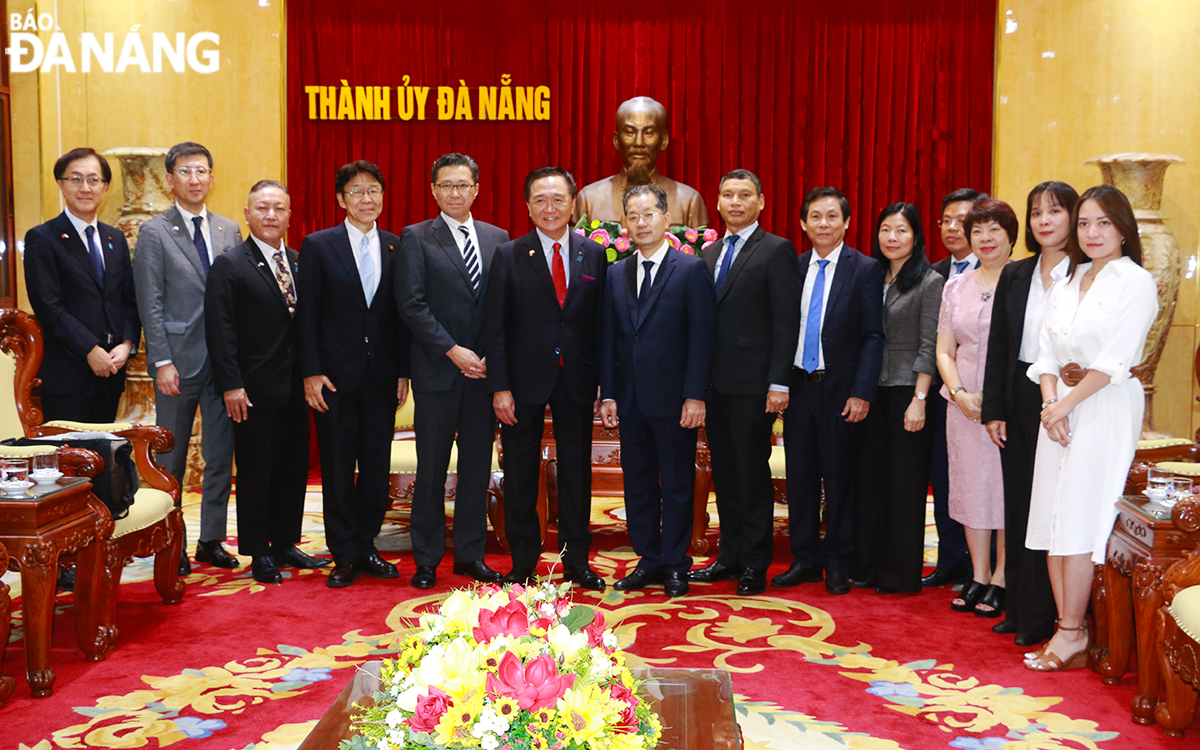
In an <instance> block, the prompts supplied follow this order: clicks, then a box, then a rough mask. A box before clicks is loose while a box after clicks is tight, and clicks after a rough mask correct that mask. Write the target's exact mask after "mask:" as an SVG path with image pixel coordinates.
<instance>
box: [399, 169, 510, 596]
mask: <svg viewBox="0 0 1200 750" xmlns="http://www.w3.org/2000/svg"><path fill="white" fill-rule="evenodd" d="M430 189H431V191H432V192H433V199H434V200H435V201H437V204H438V208H440V209H441V214H440V215H439V216H437V217H436V218H433V219H429V220H427V221H423V222H421V223H419V224H413V225H412V226H409V227H405V228H404V231H403V232H401V233H400V258H399V266H398V267H399V273H398V274H397V275H396V299H397V301H398V302H399V305H400V315H401V317H402V318H403V319H404V322H405V323H407V324H408V328H409V330H410V331H412V335H413V348H412V391H413V398H414V399H417V394H420V398H419V399H417V400H416V403H414V404H413V408H414V410H415V414H414V426H415V428H416V433H417V479H416V484H415V486H414V487H413V502H412V545H413V558H414V561H415V562H416V564H417V570H416V573H415V574H414V575H413V578H412V585H413V586H415V587H416V588H419V589H428V588H432V587H433V586H434V584H435V583H436V582H437V566H438V563H440V562H441V560H442V556H443V555H444V554H445V552H446V500H445V495H446V492H445V488H446V472H447V469H448V468H449V465H450V449H451V448H453V447H454V443H455V442H456V441H457V443H458V467H457V469H458V486H457V490H456V494H455V499H454V573H455V575H468V576H471V577H472V578H474V579H475V580H477V581H484V582H497V581H499V580H500V574H499V573H497V572H496V571H494V570H492V569H491V568H489V567H488V566H487V563H485V562H484V560H483V551H484V544H485V542H486V534H487V489H488V482H489V480H490V478H491V470H492V440H493V438H494V436H495V432H496V420H495V416H494V412H493V411H492V393H491V391H490V390H489V389H488V387H487V364H486V361H485V358H484V357H483V302H484V299H485V297H486V292H487V284H488V276H489V274H490V271H491V268H492V256H493V255H494V254H495V252H496V248H497V247H499V246H500V245H503V244H504V243H505V242H508V232H505V231H504V230H503V229H499V228H497V227H494V226H492V225H491V224H485V223H484V222H482V221H478V220H476V219H475V218H474V217H473V216H472V215H471V204H472V203H474V202H475V198H476V197H477V196H478V195H479V165H478V164H476V163H475V160H474V159H472V158H471V157H469V156H466V155H463V154H458V153H450V154H446V155H445V156H441V157H439V158H438V160H437V161H435V162H434V163H433V170H432V173H431V175H430Z"/></svg>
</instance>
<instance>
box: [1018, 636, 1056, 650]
mask: <svg viewBox="0 0 1200 750" xmlns="http://www.w3.org/2000/svg"><path fill="white" fill-rule="evenodd" d="M1049 637H1050V636H1048V635H1038V634H1037V633H1017V635H1016V636H1015V637H1014V638H1013V643H1015V644H1017V645H1018V646H1020V647H1021V648H1027V647H1029V646H1036V645H1037V644H1039V643H1041V642H1042V641H1044V640H1047V639H1048V638H1049Z"/></svg>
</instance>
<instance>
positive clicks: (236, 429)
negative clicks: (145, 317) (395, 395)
mask: <svg viewBox="0 0 1200 750" xmlns="http://www.w3.org/2000/svg"><path fill="white" fill-rule="evenodd" d="M291 213H292V210H291V198H289V197H288V194H287V188H285V187H284V186H283V185H281V184H279V183H278V182H275V181H274V180H262V181H260V182H257V183H255V185H254V187H252V188H250V197H249V199H248V200H247V204H246V209H245V215H246V224H247V225H248V226H249V227H250V239H249V240H247V241H246V242H244V243H242V244H241V245H239V246H238V247H236V248H234V249H233V250H231V251H229V252H228V253H223V254H221V255H218V256H217V257H216V259H215V260H214V261H213V264H212V269H211V270H210V271H209V274H208V283H207V284H206V285H205V289H204V325H205V338H206V340H207V344H208V356H209V361H210V362H211V363H212V368H213V377H214V378H215V380H216V384H217V389H218V390H219V391H220V392H221V393H222V394H223V398H224V401H225V411H226V413H227V414H228V415H229V418H230V419H232V420H233V440H234V451H235V453H236V455H237V466H238V472H237V474H238V482H237V483H238V498H237V522H238V553H239V554H242V555H248V556H249V557H250V559H251V560H250V570H251V574H252V575H253V576H254V580H256V581H258V582H260V583H282V582H283V575H282V574H281V573H280V572H279V566H280V565H293V566H295V567H297V568H320V567H324V566H325V565H328V564H329V560H328V559H320V558H316V557H311V556H309V555H307V554H305V553H303V552H301V551H300V550H299V549H297V548H296V543H297V542H299V541H300V523H301V520H302V518H303V515H304V489H305V484H306V482H307V480H308V409H307V408H306V407H305V403H304V383H303V381H302V380H301V378H300V367H299V364H300V359H299V356H298V353H297V351H296V349H297V343H298V342H297V338H296V331H297V325H296V319H295V315H296V282H295V275H296V272H297V271H298V269H299V266H298V265H297V258H298V256H297V255H296V251H295V250H292V249H291V248H288V247H285V246H284V244H283V237H284V235H286V234H287V230H288V221H289V220H290V219H291Z"/></svg>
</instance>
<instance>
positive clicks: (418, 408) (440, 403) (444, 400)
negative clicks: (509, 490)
mask: <svg viewBox="0 0 1200 750" xmlns="http://www.w3.org/2000/svg"><path fill="white" fill-rule="evenodd" d="M413 397H414V398H415V399H416V401H415V403H414V404H413V407H414V410H415V414H414V428H415V430H416V433H417V439H416V443H417V479H416V482H415V483H414V486H413V502H412V545H413V561H414V562H416V564H417V565H433V566H437V564H438V563H439V562H441V560H442V557H443V556H444V555H445V554H446V473H447V472H448V471H449V468H450V450H451V448H453V447H454V443H455V440H456V439H457V441H458V466H457V467H456V470H457V472H458V484H457V489H456V490H455V495H454V559H455V560H456V561H457V562H472V561H474V560H482V559H483V552H484V546H485V544H486V541H487V489H488V484H489V482H490V480H491V472H492V441H493V440H494V438H495V434H496V412H495V410H494V409H493V408H492V394H491V391H490V390H489V389H488V387H487V381H486V380H475V379H470V378H468V379H466V382H465V383H463V384H461V385H459V387H457V388H451V389H450V390H447V391H422V392H421V393H420V394H413Z"/></svg>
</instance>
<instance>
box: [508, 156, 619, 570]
mask: <svg viewBox="0 0 1200 750" xmlns="http://www.w3.org/2000/svg"><path fill="white" fill-rule="evenodd" d="M576 192H577V188H576V185H575V178H573V177H572V176H571V173H570V172H568V171H567V170H565V169H563V168H562V167H543V168H541V169H535V170H534V171H532V172H530V173H529V176H528V177H526V178H525V203H526V205H527V206H528V209H529V218H530V219H532V220H533V224H534V226H535V227H536V228H535V229H534V231H532V232H530V233H529V234H527V235H525V236H524V237H518V238H517V239H515V240H513V241H511V242H506V243H504V244H503V245H501V246H500V248H499V249H497V251H496V255H495V257H494V258H493V259H492V273H491V277H490V278H489V279H488V290H487V301H486V303H485V306H484V319H485V321H486V322H485V324H484V325H485V329H484V331H485V333H484V348H485V351H486V354H487V361H488V365H487V375H488V386H489V387H490V389H491V391H492V406H493V408H494V409H495V411H496V417H497V419H499V420H500V422H501V424H502V425H503V426H502V427H501V428H500V430H501V434H500V436H501V438H502V439H503V441H504V484H505V488H506V492H505V496H504V526H505V537H506V538H507V539H508V545H509V549H510V551H511V553H512V559H513V569H512V570H511V571H510V572H509V573H508V575H506V576H505V577H504V580H505V582H508V583H524V582H526V581H528V580H529V579H531V578H532V577H533V576H534V575H535V568H536V566H537V561H538V556H539V554H540V553H541V547H542V545H541V539H540V534H539V526H538V517H537V494H538V480H539V473H540V472H539V464H540V462H539V456H540V451H541V440H542V428H543V424H544V422H543V420H544V418H545V413H546V406H547V405H549V406H550V411H551V413H552V414H553V417H554V441H555V444H556V456H557V469H558V546H559V549H560V550H561V551H562V553H563V577H564V578H565V579H566V580H568V581H574V582H576V583H578V584H580V585H581V586H584V587H585V588H590V589H595V590H603V589H604V580H603V579H602V578H600V576H598V575H596V573H595V571H593V570H592V569H591V567H590V566H589V565H588V551H589V549H590V547H591V544H592V532H591V530H590V529H589V528H588V523H589V520H590V516H591V510H592V465H591V458H592V455H591V454H592V417H593V415H594V413H595V411H596V410H597V409H598V405H597V404H596V402H597V400H598V398H599V392H598V388H599V381H600V363H599V348H600V319H601V316H602V311H603V306H604V279H605V274H606V272H607V270H608V259H607V258H606V257H605V252H604V248H603V247H601V246H600V245H598V244H597V243H595V242H592V241H591V240H587V239H584V238H583V237H580V236H579V235H577V234H575V233H574V232H572V231H570V227H569V225H568V220H569V219H570V216H571V211H572V210H573V209H574V206H575V194H576Z"/></svg>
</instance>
